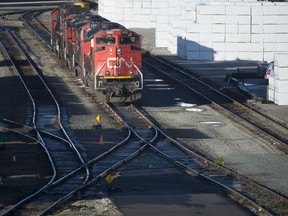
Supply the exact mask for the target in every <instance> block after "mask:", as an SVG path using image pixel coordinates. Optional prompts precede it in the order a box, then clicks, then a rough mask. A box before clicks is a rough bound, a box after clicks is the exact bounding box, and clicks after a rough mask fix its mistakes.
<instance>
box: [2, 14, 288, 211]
mask: <svg viewBox="0 0 288 216" xmlns="http://www.w3.org/2000/svg"><path fill="white" fill-rule="evenodd" d="M45 16H47V14H46V15H44V16H42V17H43V20H45ZM13 23H14V22H13ZM11 25H12V23H11ZM18 25H19V26H21V31H19V32H17V34H18V35H19V36H21V38H22V39H21V40H23V45H24V46H25V47H26V48H27V49H28V50H29V51H31V52H32V54H31V56H32V58H33V60H34V61H35V62H36V63H37V64H38V65H39V68H41V70H43V73H45V76H46V79H47V80H49V83H50V85H51V86H52V88H53V89H54V90H55V91H57V97H58V98H59V99H60V101H61V103H62V105H63V107H65V111H66V113H67V116H68V117H67V120H68V123H69V126H70V128H71V133H72V135H73V136H75V138H76V140H77V141H78V142H77V143H81V144H79V147H80V148H81V149H82V152H83V153H85V154H87V160H88V159H90V158H92V157H95V156H96V155H99V154H100V153H101V152H103V151H105V150H106V149H107V148H109V147H110V146H111V145H113V144H114V143H115V138H117V139H119V140H121V138H122V137H124V136H125V132H124V131H123V130H122V129H121V127H120V125H118V124H117V123H115V121H114V120H113V119H112V118H111V117H110V116H109V115H107V113H105V111H104V110H103V109H102V107H101V106H99V105H98V104H96V103H95V100H94V99H93V98H92V96H91V95H87V94H86V90H85V89H84V87H81V86H82V84H81V83H80V82H79V81H78V80H77V79H76V78H75V77H74V76H73V74H72V73H71V72H70V71H69V70H67V69H66V68H65V66H64V65H62V66H59V65H58V64H59V62H58V60H57V59H56V57H55V56H54V55H53V53H52V52H51V51H50V50H48V49H47V48H46V47H44V46H43V44H42V43H41V42H39V41H38V40H36V39H35V36H34V35H33V34H31V33H30V32H29V31H27V29H26V30H25V28H23V26H22V24H21V22H19V24H18ZM2 68H5V67H2ZM2 68H1V74H0V76H1V78H2V80H3V78H5V79H6V78H7V77H10V76H11V75H10V74H9V71H7V72H5V73H2ZM7 80H8V79H7ZM9 82H10V81H9ZM3 83H6V82H3ZM7 85H8V86H9V87H8V86H7ZM14 86H15V85H14ZM0 88H1V110H0V114H1V117H7V116H14V114H15V113H23V104H26V103H27V100H26V99H24V98H22V97H21V99H20V98H19V97H17V99H14V100H11V96H10V94H8V93H10V92H11V91H12V92H13V91H14V90H15V88H13V87H12V85H11V84H8V83H7V84H6V86H5V85H2V83H1V85H0ZM2 89H3V91H4V90H5V92H6V93H5V92H2ZM17 89H18V88H17ZM145 93H146V96H145V97H144V98H143V99H144V100H143V103H142V104H143V107H144V108H145V109H146V110H147V111H148V112H149V114H150V115H151V116H152V117H153V118H155V119H156V120H157V121H158V122H159V124H161V126H162V127H163V128H165V129H166V131H167V132H168V133H170V134H171V135H172V136H174V137H177V138H179V139H180V140H181V141H183V142H185V143H187V144H188V145H190V146H193V147H194V148H196V149H197V150H198V151H199V152H201V153H203V154H206V155H208V156H210V157H211V158H223V160H224V162H225V165H227V166H228V167H230V168H233V169H235V170H236V171H238V172H239V173H242V174H245V175H247V176H249V177H250V178H252V179H255V180H258V181H260V182H261V183H263V184H265V185H267V186H269V187H271V188H273V189H275V190H278V191H279V192H281V193H283V194H286V195H288V183H287V177H288V176H287V175H288V174H287V164H288V158H287V155H285V154H283V153H281V152H280V151H278V150H277V149H276V148H274V147H271V146H270V145H269V144H268V143H267V142H266V141H265V140H263V139H261V138H259V137H256V136H255V135H253V134H251V133H250V132H249V131H247V130H246V129H244V128H242V127H240V126H238V125H236V124H234V123H233V122H231V121H230V120H227V119H226V118H225V117H223V116H222V115H220V114H219V113H216V112H215V111H213V110H211V109H210V108H209V107H207V106H206V105H196V106H193V108H197V109H199V110H198V111H195V110H194V111H191V110H192V106H190V107H187V106H185V103H186V104H197V101H193V99H191V98H189V95H187V93H185V92H181V91H179V92H178V93H177V95H173V93H172V94H168V95H164V96H163V95H161V94H160V95H157V92H155V91H154V92H152V94H151V91H150V90H149V89H147V90H145ZM162 93H163V92H162ZM169 93H170V92H169ZM21 94H23V92H21V90H20V92H15V93H14V94H13V95H21ZM152 95H153V96H152ZM179 95H181V99H180V101H179V99H177V102H175V101H174V103H171V106H168V107H163V106H159V105H158V104H155V103H157V101H159V100H155V98H162V99H163V97H173V98H174V99H175V98H179ZM185 95H186V96H185ZM2 104H3V105H2ZM189 108H190V111H189V110H187V109H189ZM24 110H25V109H24ZM201 110H202V111H201ZM99 114H101V115H102V118H103V122H102V129H96V128H94V127H93V126H94V125H95V124H96V120H95V117H96V116H97V115H99ZM176 116H177V118H176ZM23 119H24V118H23V117H22V118H21V119H20V120H22V121H23ZM212 121H213V122H220V124H218V125H217V124H216V125H215V124H207V123H205V122H212ZM119 127H120V129H118V128H119ZM100 135H103V138H104V144H105V145H99V144H98V142H99V138H100ZM285 174H286V175H285ZM93 202H94V201H93ZM97 202H98V201H97ZM100 203H101V201H100ZM103 203H105V204H104V205H106V204H107V202H106V200H103ZM78 204H79V205H78ZM91 204H93V203H91V202H89V201H88V202H87V203H86V204H83V203H79V202H76V203H74V204H73V205H75V206H74V207H75V208H76V209H78V210H79V209H81V208H83V205H85V206H86V207H87V208H89V206H90V205H91ZM94 204H95V203H94ZM110 204H111V205H110ZM95 205H96V204H95ZM107 206H109V207H108V208H109V209H110V210H111V211H110V213H111V214H110V213H107V214H106V215H109V214H110V215H113V212H114V209H115V206H113V203H110V201H109V205H107ZM102 207H103V205H102ZM102 207H99V208H98V210H99V209H101V208H102ZM93 211H94V210H93ZM95 211H96V210H95ZM99 211H100V210H99ZM108 212H109V211H108ZM68 214H69V213H68ZM117 214H118V215H119V214H120V213H119V212H118V213H115V215H117ZM59 215H61V213H60V214H59ZM103 215H105V214H103Z"/></svg>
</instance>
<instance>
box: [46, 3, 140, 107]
mask: <svg viewBox="0 0 288 216" xmlns="http://www.w3.org/2000/svg"><path fill="white" fill-rule="evenodd" d="M51 47H52V50H53V51H54V52H56V53H57V55H58V57H59V58H61V59H63V60H65V62H66V63H67V65H68V66H69V67H70V68H71V70H73V71H74V72H75V74H76V75H78V76H80V77H81V79H82V80H83V82H84V83H85V84H86V85H87V86H90V87H91V88H93V90H94V92H95V94H96V96H97V97H98V98H99V99H100V100H102V101H106V102H133V101H137V100H139V99H141V94H142V88H143V74H142V72H141V68H142V57H141V56H142V55H141V35H139V34H137V33H136V32H134V31H131V30H129V29H126V28H125V27H124V26H122V25H120V24H118V23H114V22H110V21H109V20H107V19H105V18H103V17H101V16H99V15H95V14H92V13H90V12H89V11H88V9H87V7H84V8H83V7H80V6H79V5H71V6H61V7H59V8H57V9H55V10H54V11H53V12H52V13H51Z"/></svg>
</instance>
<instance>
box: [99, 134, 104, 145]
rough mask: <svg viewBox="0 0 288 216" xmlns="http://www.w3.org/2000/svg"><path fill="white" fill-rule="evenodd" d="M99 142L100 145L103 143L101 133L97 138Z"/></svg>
mask: <svg viewBox="0 0 288 216" xmlns="http://www.w3.org/2000/svg"><path fill="white" fill-rule="evenodd" d="M99 144H100V145H102V144H103V136H102V135H101V136H100V139H99Z"/></svg>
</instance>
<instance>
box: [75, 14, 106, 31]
mask: <svg viewBox="0 0 288 216" xmlns="http://www.w3.org/2000/svg"><path fill="white" fill-rule="evenodd" d="M101 21H108V20H107V19H105V18H104V17H102V16H99V15H95V14H91V13H89V14H87V13H84V14H80V15H77V16H76V17H75V18H74V19H72V20H71V21H70V25H71V26H73V27H74V28H75V29H76V30H79V29H80V28H81V27H83V26H84V25H86V24H87V23H99V22H101Z"/></svg>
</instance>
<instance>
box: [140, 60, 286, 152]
mask: <svg viewBox="0 0 288 216" xmlns="http://www.w3.org/2000/svg"><path fill="white" fill-rule="evenodd" d="M143 62H144V63H145V64H147V65H148V66H149V67H152V68H154V69H156V70H158V71H159V72H161V73H163V74H164V75H165V76H168V77H170V78H172V79H173V80H175V81H177V82H178V83H180V84H181V85H183V86H185V87H186V88H188V89H189V90H190V91H192V92H194V93H195V94H196V95H198V96H200V97H201V98H203V99H204V100H206V101H208V102H209V103H211V104H212V105H213V106H214V107H216V108H217V109H221V110H223V111H225V112H227V113H228V114H229V115H230V117H231V116H232V117H233V118H237V119H239V120H244V121H242V122H241V124H243V125H245V126H247V127H249V128H250V129H251V130H254V131H255V130H257V132H261V133H262V134H264V135H266V136H268V137H269V138H270V140H271V139H272V140H273V142H272V143H273V145H276V146H277V147H278V148H279V149H280V150H282V151H284V152H288V143H287V142H288V140H287V139H288V138H287V139H286V138H281V137H279V136H278V134H276V133H275V132H273V133H272V132H271V131H270V132H269V131H267V130H264V128H263V127H260V126H259V125H258V124H257V122H253V121H250V120H248V119H247V118H245V116H242V115H239V114H236V113H234V112H233V111H231V110H230V109H228V108H227V107H225V106H224V105H221V104H219V103H218V102H217V101H214V100H212V99H210V98H209V97H208V96H206V95H203V94H202V93H201V92H199V91H197V90H195V89H194V88H193V87H191V86H190V85H189V84H186V83H185V82H183V81H181V80H180V79H178V78H176V77H174V76H172V75H170V74H169V73H166V72H165V71H164V70H162V69H160V68H157V67H156V66H154V65H152V64H150V63H148V62H146V61H145V60H144V61H143ZM178 70H179V69H178ZM182 73H183V74H184V75H185V76H188V77H189V78H191V79H193V80H195V81H196V82H198V83H200V84H201V85H204V86H206V87H208V88H209V91H210V90H211V91H214V92H216V93H217V94H219V95H221V97H224V98H226V99H227V100H229V101H230V102H231V103H233V104H236V105H237V106H238V107H241V106H242V107H244V106H243V105H241V104H240V103H238V102H237V101H235V100H233V99H232V98H230V97H228V96H226V95H224V94H223V93H222V92H219V91H218V90H216V89H214V88H212V87H211V86H209V85H208V84H206V83H204V82H203V81H201V80H199V79H197V78H195V77H193V76H191V75H189V74H187V73H186V72H184V71H182ZM212 108H213V107H212ZM214 109H215V108H214ZM233 109H235V108H233ZM242 109H243V108H242ZM245 109H249V108H247V107H245ZM249 110H250V111H251V112H252V111H253V110H251V109H249ZM234 111H235V110H234ZM235 112H236V111H235ZM226 115H227V114H226ZM262 117H264V116H262ZM280 127H283V126H282V125H280ZM283 129H284V130H286V128H283ZM283 139H284V140H283Z"/></svg>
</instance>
